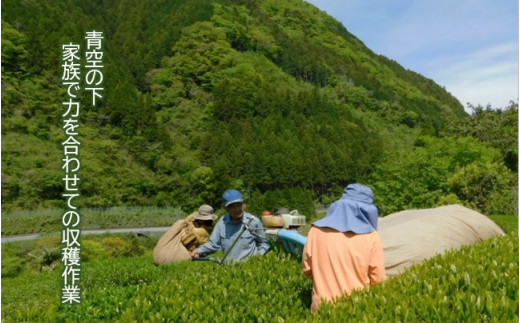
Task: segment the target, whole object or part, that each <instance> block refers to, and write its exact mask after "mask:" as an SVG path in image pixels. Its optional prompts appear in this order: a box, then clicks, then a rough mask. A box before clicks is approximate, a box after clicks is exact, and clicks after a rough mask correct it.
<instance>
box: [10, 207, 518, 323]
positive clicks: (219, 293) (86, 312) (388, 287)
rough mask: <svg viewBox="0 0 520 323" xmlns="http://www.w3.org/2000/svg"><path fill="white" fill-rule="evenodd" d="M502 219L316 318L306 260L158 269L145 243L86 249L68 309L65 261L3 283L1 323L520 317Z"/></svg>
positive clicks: (509, 225) (514, 233)
mask: <svg viewBox="0 0 520 323" xmlns="http://www.w3.org/2000/svg"><path fill="white" fill-rule="evenodd" d="M495 220H498V221H497V223H499V224H500V225H501V226H502V227H504V228H506V230H507V232H508V233H507V235H505V236H502V237H496V238H493V239H490V240H486V241H484V242H482V243H479V244H475V245H472V246H466V247H463V248H461V249H460V250H457V251H451V252H448V253H446V254H444V255H442V256H436V257H434V258H432V259H430V260H428V261H425V262H424V263H422V264H421V265H417V266H415V267H412V268H410V269H409V270H407V271H406V272H404V273H403V274H401V275H399V276H397V277H394V278H390V279H388V280H386V281H385V282H383V283H381V284H379V285H376V286H374V287H372V288H371V289H370V290H364V291H359V292H354V293H353V294H352V295H351V296H350V297H346V298H345V299H342V300H340V301H338V304H337V305H336V307H332V306H330V305H328V304H325V305H324V306H322V308H321V309H320V311H319V312H318V313H316V314H314V315H311V314H310V312H309V305H310V293H311V286H312V282H311V281H310V280H309V279H307V278H305V277H304V275H303V274H302V272H301V265H300V259H298V258H294V257H290V256H288V255H286V254H282V253H278V252H275V251H273V252H270V253H268V254H267V255H266V256H264V257H253V258H251V259H250V260H248V261H246V262H244V263H240V264H235V265H218V264H216V263H213V262H190V261H186V262H179V263H175V264H171V265H168V266H162V267H155V266H154V265H153V264H152V259H151V254H150V253H151V250H152V248H153V245H154V243H155V242H156V241H157V240H156V239H155V240H154V239H150V238H146V237H141V238H139V239H138V242H139V247H140V248H141V249H142V252H143V254H142V255H138V256H136V255H129V256H127V257H123V256H122V255H119V256H117V257H116V258H113V257H112V256H110V257H107V255H106V254H103V253H97V254H96V253H94V252H92V251H91V250H85V252H86V253H90V254H91V258H90V259H89V260H88V261H84V262H83V263H82V276H81V286H82V301H81V304H78V305H74V306H67V305H61V304H60V293H61V292H60V291H61V277H60V275H61V265H58V266H57V267H56V268H54V269H51V270H49V271H38V272H34V271H22V272H20V273H18V274H17V275H14V276H12V277H3V279H2V320H3V321H5V322H19V321H33V322H50V321H57V322H85V321H88V320H102V321H121V322H127V321H138V322H159V321H172V322H199V321H211V322H236V321H256V322H273V321H274V322H281V321H288V322H295V321H296V322H302V321H309V322H310V321H326V322H328V321H332V322H339V321H347V320H348V321H353V322H354V321H356V322H357V321H367V322H372V321H403V322H416V321H496V322H499V321H500V322H505V321H518V230H517V226H518V224H517V223H518V222H517V218H516V217H499V218H496V219H495ZM106 238H107V237H104V238H102V237H100V238H98V240H97V242H99V243H100V244H102V242H103V241H105V242H106ZM112 238H113V239H112V242H113V240H114V239H115V237H112ZM123 238H124V239H125V241H127V242H128V241H131V239H129V238H128V237H123ZM89 239H90V238H89ZM147 239H150V240H147ZM116 240H117V239H116ZM25 243H26V242H25ZM15 244H16V243H12V245H11V244H7V245H11V249H12V248H14V247H13V246H14V245H15ZM3 247H4V246H3ZM85 248H86V249H88V245H87V246H86V247H85ZM3 249H4V248H3ZM2 253H4V252H2ZM2 265H4V258H3V257H2Z"/></svg>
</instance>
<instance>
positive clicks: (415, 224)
mask: <svg viewBox="0 0 520 323" xmlns="http://www.w3.org/2000/svg"><path fill="white" fill-rule="evenodd" d="M378 232H379V235H380V236H381V240H382V242H383V250H384V257H385V269H386V274H387V275H388V276H395V275H397V274H399V273H400V272H402V271H403V270H404V269H406V268H408V267H409V266H411V265H412V264H414V263H420V262H421V261H423V260H425V259H428V258H431V257H433V256H435V255H436V254H442V253H444V252H445V251H447V250H450V249H458V248H460V247H462V246H464V245H469V244H473V243H476V242H479V241H482V240H485V239H488V238H491V237H494V236H497V235H503V234H504V232H503V231H502V229H500V227H498V226H497V225H496V224H495V223H494V222H493V221H491V220H490V219H489V218H487V217H486V216H484V215H482V214H480V213H478V212H476V211H473V210H471V209H468V208H466V207H464V206H462V205H457V204H455V205H447V206H441V207H438V208H434V209H423V210H407V211H401V212H397V213H393V214H390V215H387V216H385V217H382V218H379V224H378Z"/></svg>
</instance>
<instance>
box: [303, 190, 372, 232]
mask: <svg viewBox="0 0 520 323" xmlns="http://www.w3.org/2000/svg"><path fill="white" fill-rule="evenodd" d="M372 203H373V193H372V190H371V189H370V188H369V187H366V186H364V185H361V184H350V185H348V186H347V187H346V188H345V190H344V191H343V196H342V197H341V198H340V199H339V200H337V201H336V202H334V203H332V204H331V205H330V208H329V210H328V212H327V215H325V217H324V218H323V219H321V220H318V221H316V222H314V223H313V225H315V226H317V227H328V228H332V229H335V230H337V231H340V232H346V231H352V232H354V233H358V234H362V233H369V232H372V231H375V230H377V220H378V215H379V212H378V210H377V207H376V206H375V205H374V204H372Z"/></svg>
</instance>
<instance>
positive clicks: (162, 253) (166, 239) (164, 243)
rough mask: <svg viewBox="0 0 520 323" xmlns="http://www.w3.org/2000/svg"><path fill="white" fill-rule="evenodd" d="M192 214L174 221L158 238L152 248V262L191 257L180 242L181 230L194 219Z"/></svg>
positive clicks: (159, 262) (159, 263) (166, 261)
mask: <svg viewBox="0 0 520 323" xmlns="http://www.w3.org/2000/svg"><path fill="white" fill-rule="evenodd" d="M194 217H195V216H194V214H190V215H189V216H188V217H187V218H186V219H182V220H178V221H176V222H175V223H174V224H173V225H172V227H171V228H170V229H168V231H166V233H165V234H164V235H163V236H162V237H161V238H160V239H159V241H158V242H157V245H156V246H155V248H154V249H153V262H154V264H156V265H166V264H169V263H172V262H175V261H180V260H189V259H191V256H190V253H189V252H188V249H186V247H184V245H183V244H182V242H181V237H182V235H181V232H182V230H183V229H185V228H187V227H188V224H189V223H192V222H193V220H194Z"/></svg>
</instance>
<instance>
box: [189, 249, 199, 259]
mask: <svg viewBox="0 0 520 323" xmlns="http://www.w3.org/2000/svg"><path fill="white" fill-rule="evenodd" d="M190 256H191V259H197V258H199V253H198V252H197V251H196V250H193V251H191V252H190Z"/></svg>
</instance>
